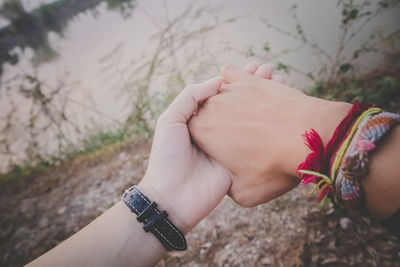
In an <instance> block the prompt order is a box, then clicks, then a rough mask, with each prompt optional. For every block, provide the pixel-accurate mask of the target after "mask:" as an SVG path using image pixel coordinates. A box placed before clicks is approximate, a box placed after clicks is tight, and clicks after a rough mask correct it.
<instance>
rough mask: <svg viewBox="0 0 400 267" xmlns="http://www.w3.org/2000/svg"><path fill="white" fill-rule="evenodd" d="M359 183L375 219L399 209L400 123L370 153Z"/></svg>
mask: <svg viewBox="0 0 400 267" xmlns="http://www.w3.org/2000/svg"><path fill="white" fill-rule="evenodd" d="M362 184H363V187H364V190H365V204H366V208H367V209H368V211H369V212H371V213H372V214H374V215H375V216H376V217H377V218H378V219H385V218H387V217H389V216H390V215H392V214H393V213H395V212H396V211H397V210H398V209H400V126H396V127H395V128H393V129H392V130H391V131H390V132H389V133H388V135H387V136H386V137H385V138H384V139H383V140H382V142H381V143H379V145H378V146H377V148H376V150H375V151H374V152H373V153H372V155H371V157H370V166H369V172H368V175H367V176H366V177H365V179H364V180H363V181H362Z"/></svg>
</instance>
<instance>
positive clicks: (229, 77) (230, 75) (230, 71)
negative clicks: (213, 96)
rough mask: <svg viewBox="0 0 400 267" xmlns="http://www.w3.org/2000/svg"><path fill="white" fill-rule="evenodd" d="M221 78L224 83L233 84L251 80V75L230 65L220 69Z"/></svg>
mask: <svg viewBox="0 0 400 267" xmlns="http://www.w3.org/2000/svg"><path fill="white" fill-rule="evenodd" d="M221 76H222V79H223V80H224V82H226V83H233V82H236V81H240V80H245V79H253V75H251V74H249V73H247V72H246V71H244V70H241V69H239V68H238V67H235V66H232V65H226V66H224V67H222V69H221Z"/></svg>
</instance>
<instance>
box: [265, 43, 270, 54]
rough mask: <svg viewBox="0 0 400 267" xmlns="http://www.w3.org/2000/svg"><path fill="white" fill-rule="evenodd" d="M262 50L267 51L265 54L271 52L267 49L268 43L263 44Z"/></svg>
mask: <svg viewBox="0 0 400 267" xmlns="http://www.w3.org/2000/svg"><path fill="white" fill-rule="evenodd" d="M263 49H264V50H265V51H267V52H269V51H270V50H271V48H270V47H269V43H268V42H266V43H265V44H264V47H263Z"/></svg>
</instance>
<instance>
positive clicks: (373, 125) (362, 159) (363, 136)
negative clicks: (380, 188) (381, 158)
mask: <svg viewBox="0 0 400 267" xmlns="http://www.w3.org/2000/svg"><path fill="white" fill-rule="evenodd" d="M398 123H400V115H399V114H395V113H389V112H382V113H379V114H376V115H370V116H368V117H366V118H365V119H364V121H363V122H362V123H361V124H360V126H359V127H358V130H357V133H356V134H355V136H354V138H353V140H352V141H351V143H350V145H349V146H348V148H347V151H346V154H345V156H344V159H343V161H342V164H341V167H340V170H339V172H338V175H337V177H336V181H335V194H336V197H337V199H338V201H339V204H341V205H342V206H344V207H345V208H347V209H348V210H350V211H352V212H354V213H359V214H363V213H366V211H365V208H364V191H363V188H362V186H361V180H362V179H363V178H364V177H365V176H366V175H367V173H368V167H369V160H368V158H369V155H370V154H371V152H372V151H373V150H374V149H375V148H376V146H377V144H379V141H380V140H382V137H383V136H385V134H386V133H387V132H389V131H390V129H391V128H392V127H393V126H395V125H396V124H398Z"/></svg>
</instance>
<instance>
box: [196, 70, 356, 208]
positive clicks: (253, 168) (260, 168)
mask: <svg viewBox="0 0 400 267" xmlns="http://www.w3.org/2000/svg"><path fill="white" fill-rule="evenodd" d="M221 75H222V77H223V79H224V82H225V84H224V85H223V86H222V88H221V90H220V94H218V95H215V96H213V97H211V98H210V99H208V100H207V101H206V103H204V104H203V105H202V108H201V109H200V111H199V112H198V114H197V115H196V116H194V117H192V119H191V120H190V123H189V129H190V133H191V135H192V138H193V140H194V141H195V142H196V143H197V144H198V145H199V147H200V148H201V149H202V150H204V151H205V152H206V153H208V154H209V155H211V156H212V157H213V158H215V159H217V160H218V161H219V162H220V163H221V164H222V165H223V166H225V167H226V168H228V169H229V170H230V171H231V173H232V186H231V188H230V191H229V194H230V196H231V197H232V198H233V199H234V200H235V201H236V202H238V203H239V204H240V205H242V206H245V207H251V206H256V205H258V204H261V203H265V202H268V201H270V200H272V199H274V198H276V197H278V196H280V195H282V194H283V193H286V192H287V191H289V190H291V189H293V188H294V187H295V186H297V184H298V183H299V181H300V180H299V179H298V178H297V177H296V170H297V166H298V165H299V164H300V163H301V162H302V161H303V160H304V159H305V158H306V156H307V154H308V153H309V151H308V149H307V147H306V146H305V145H304V140H303V138H302V134H303V133H304V132H305V131H306V130H309V129H311V128H314V129H315V130H316V131H317V132H318V133H319V134H320V135H321V137H322V139H323V141H324V142H326V141H327V140H328V139H329V138H330V136H331V135H332V133H333V131H334V129H335V127H336V125H337V124H338V123H339V121H340V120H341V119H342V118H343V117H344V116H345V115H346V114H347V112H348V111H349V109H350V108H351V105H350V104H347V103H339V102H329V101H325V100H322V99H318V98H313V97H309V96H307V95H305V94H304V93H302V92H300V91H298V90H296V89H293V88H290V87H288V86H286V85H284V84H282V83H277V82H275V81H273V80H268V79H263V78H260V77H257V76H256V75H250V74H249V73H247V72H246V71H243V70H240V69H238V68H236V67H233V66H227V67H225V68H223V69H222V72H221Z"/></svg>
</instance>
